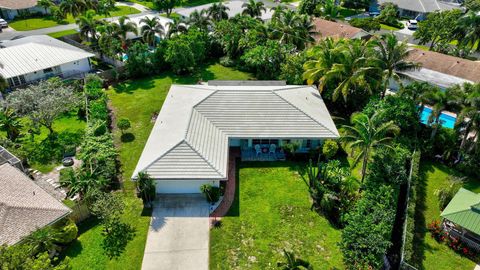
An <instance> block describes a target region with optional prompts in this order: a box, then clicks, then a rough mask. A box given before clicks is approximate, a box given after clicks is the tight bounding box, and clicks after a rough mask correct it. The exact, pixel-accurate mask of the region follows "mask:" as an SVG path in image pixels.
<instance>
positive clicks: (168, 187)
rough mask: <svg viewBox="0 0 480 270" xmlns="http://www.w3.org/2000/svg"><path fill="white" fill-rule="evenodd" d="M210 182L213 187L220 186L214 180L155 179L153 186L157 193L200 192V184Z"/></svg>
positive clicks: (218, 182)
mask: <svg viewBox="0 0 480 270" xmlns="http://www.w3.org/2000/svg"><path fill="white" fill-rule="evenodd" d="M203 184H210V185H212V186H214V187H219V186H220V181H218V180H215V181H211V180H157V181H155V187H156V191H157V193H163V194H182V193H201V192H200V186H201V185H203Z"/></svg>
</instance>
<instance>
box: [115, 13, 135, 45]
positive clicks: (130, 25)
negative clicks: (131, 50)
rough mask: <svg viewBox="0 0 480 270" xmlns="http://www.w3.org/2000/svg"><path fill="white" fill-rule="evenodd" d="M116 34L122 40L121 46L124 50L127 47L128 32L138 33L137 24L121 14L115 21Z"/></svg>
mask: <svg viewBox="0 0 480 270" xmlns="http://www.w3.org/2000/svg"><path fill="white" fill-rule="evenodd" d="M117 25H118V27H117V35H118V37H119V39H120V41H121V42H122V48H123V49H124V50H126V49H127V35H128V33H133V34H135V35H138V28H137V24H136V23H134V22H131V21H130V18H128V17H127V16H122V17H120V19H118V23H117Z"/></svg>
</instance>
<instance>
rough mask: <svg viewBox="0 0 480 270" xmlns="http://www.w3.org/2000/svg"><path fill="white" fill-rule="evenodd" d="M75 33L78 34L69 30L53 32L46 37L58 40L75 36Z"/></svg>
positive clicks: (73, 30)
mask: <svg viewBox="0 0 480 270" xmlns="http://www.w3.org/2000/svg"><path fill="white" fill-rule="evenodd" d="M76 33H78V32H77V31H76V30H75V29H71V30H65V31H59V32H53V33H50V34H48V35H49V36H51V37H53V38H60V37H63V36H68V35H73V34H76Z"/></svg>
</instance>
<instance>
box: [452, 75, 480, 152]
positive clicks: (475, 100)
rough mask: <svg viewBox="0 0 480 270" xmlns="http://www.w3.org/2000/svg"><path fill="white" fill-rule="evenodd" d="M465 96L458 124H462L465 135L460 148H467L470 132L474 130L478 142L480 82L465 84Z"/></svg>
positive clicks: (479, 130)
mask: <svg viewBox="0 0 480 270" xmlns="http://www.w3.org/2000/svg"><path fill="white" fill-rule="evenodd" d="M463 89H464V91H465V98H464V99H463V102H462V103H463V104H462V105H463V106H462V110H461V111H460V113H459V114H458V117H457V125H460V124H461V125H462V128H463V136H462V142H461V144H460V149H465V146H466V142H467V139H468V136H469V134H470V133H471V132H472V131H473V133H474V134H475V135H474V136H475V138H474V141H475V142H477V143H478V136H479V132H480V84H479V83H476V84H469V83H466V84H464V85H463Z"/></svg>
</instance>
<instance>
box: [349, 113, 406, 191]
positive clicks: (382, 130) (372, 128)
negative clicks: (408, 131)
mask: <svg viewBox="0 0 480 270" xmlns="http://www.w3.org/2000/svg"><path fill="white" fill-rule="evenodd" d="M378 115H379V114H378V113H374V114H373V115H372V116H371V117H368V116H367V115H365V114H363V113H360V114H357V115H352V119H351V124H352V125H351V126H348V125H345V126H343V128H344V129H345V135H343V136H342V140H344V141H346V142H348V143H350V147H352V148H354V149H358V150H360V151H358V153H357V154H356V157H355V159H354V163H353V165H352V166H355V165H356V164H358V162H359V161H360V160H362V180H361V182H362V183H363V180H364V179H365V173H366V171H367V164H368V161H369V159H370V156H371V154H372V152H373V151H374V149H378V148H382V147H386V148H391V146H390V143H391V142H392V140H393V137H392V136H395V135H397V134H398V133H399V132H400V128H399V127H398V126H397V125H395V124H394V123H393V121H389V122H383V121H382V119H380V118H379V116H378Z"/></svg>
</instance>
